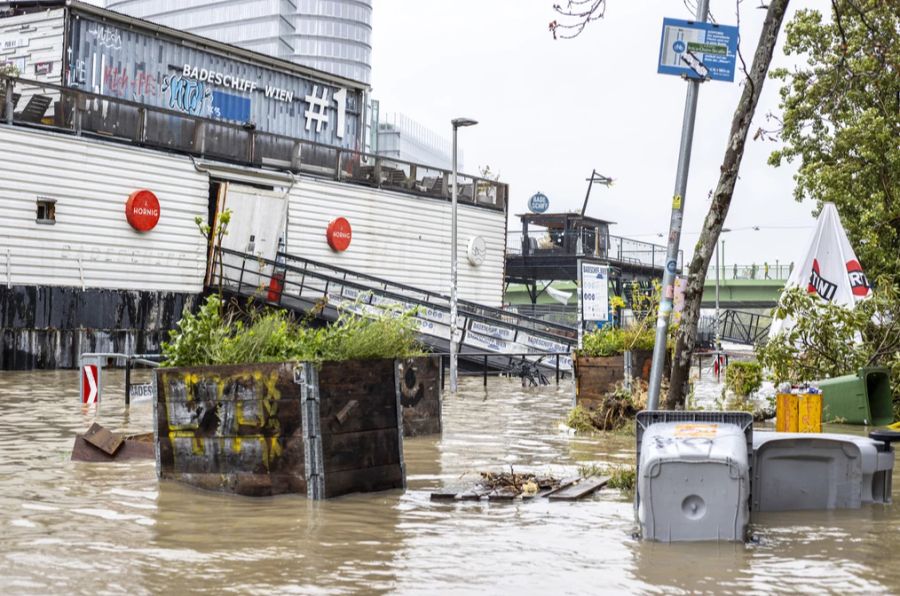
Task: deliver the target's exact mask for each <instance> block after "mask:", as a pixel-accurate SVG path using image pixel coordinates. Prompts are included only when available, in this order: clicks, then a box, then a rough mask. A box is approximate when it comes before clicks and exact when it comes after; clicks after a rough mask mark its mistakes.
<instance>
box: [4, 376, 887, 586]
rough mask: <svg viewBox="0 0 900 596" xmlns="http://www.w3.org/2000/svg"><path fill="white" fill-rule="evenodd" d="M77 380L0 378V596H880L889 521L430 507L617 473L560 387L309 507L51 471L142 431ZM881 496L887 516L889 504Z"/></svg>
mask: <svg viewBox="0 0 900 596" xmlns="http://www.w3.org/2000/svg"><path fill="white" fill-rule="evenodd" d="M77 381H78V376H77V373H73V372H70V371H66V372H41V373H0V583H2V591H3V593H4V594H14V593H73V592H78V593H92V594H96V593H123V592H127V593H130V594H144V593H161V592H166V593H186V592H191V591H207V592H211V593H221V592H226V591H227V592H242V593H246V592H257V593H301V594H332V593H333V594H342V593H351V592H361V593H379V592H392V593H408V594H456V593H486V592H487V593H505V594H559V593H578V594H584V593H615V592H658V593H667V594H668V593H680V592H695V591H700V592H720V593H721V592H741V593H754V592H755V593H771V592H773V591H774V592H784V591H793V590H814V591H817V592H821V591H833V592H843V593H846V592H864V593H880V592H883V593H898V592H900V566H898V565H896V563H895V562H894V561H896V556H897V554H896V553H897V549H898V548H900V502H898V505H897V506H895V507H883V506H867V507H864V508H863V509H861V510H858V511H846V512H832V513H827V512H808V513H806V512H805V513H790V514H777V515H776V514H768V515H765V516H760V517H759V518H757V519H754V524H753V530H754V536H755V540H754V542H752V543H750V544H748V545H733V544H721V545H716V544H701V545H685V544H680V545H664V544H651V543H644V542H640V541H638V540H635V539H634V538H633V537H632V534H633V532H634V530H635V526H634V522H633V508H632V503H631V500H630V499H629V497H628V496H625V495H622V494H619V493H618V492H616V491H602V492H600V493H599V494H597V495H596V496H595V497H594V498H592V499H589V500H586V501H583V502H578V503H571V504H570V503H556V502H554V503H550V502H546V501H543V502H542V501H537V502H528V503H512V504H496V503H492V504H488V503H459V504H454V503H432V502H431V501H430V500H429V491H430V490H431V489H433V488H437V487H440V486H442V485H453V484H456V483H459V482H461V477H464V476H465V475H466V474H471V473H474V472H477V471H479V470H487V469H491V470H499V469H502V468H508V467H509V466H513V467H514V468H515V469H516V470H535V471H551V472H554V473H556V474H559V475H565V474H568V473H571V472H574V471H576V470H577V467H578V466H579V465H582V464H587V463H600V464H602V463H616V462H629V463H630V462H631V460H632V459H633V452H634V446H633V441H634V438H633V436H629V435H627V434H613V435H608V436H601V437H591V438H583V437H573V436H570V435H568V434H566V433H565V432H562V431H560V430H559V427H558V425H559V422H560V421H561V420H562V419H563V418H564V416H565V413H566V410H567V409H568V407H569V404H570V400H571V387H570V385H568V384H567V385H564V386H562V387H560V388H558V389H557V388H556V387H553V386H551V387H550V388H543V389H526V390H523V389H521V387H519V386H518V384H517V383H515V382H511V381H507V380H503V379H493V380H491V382H490V385H489V387H488V388H487V390H484V389H483V387H482V386H481V381H480V379H465V380H464V381H463V382H462V384H461V385H462V391H461V393H460V394H459V395H458V396H457V397H453V398H447V399H446V400H445V403H444V425H445V432H444V434H443V436H442V437H440V438H437V437H436V438H417V439H408V440H406V441H405V457H406V462H407V471H408V474H409V488H408V490H406V491H405V492H401V491H393V492H389V493H380V494H375V495H359V496H350V497H345V498H341V499H337V500H333V501H328V502H310V501H307V500H306V499H305V498H303V497H299V496H282V497H276V498H269V499H257V500H254V499H249V498H240V497H231V496H224V495H218V494H211V493H205V492H200V491H197V490H194V489H191V488H189V487H185V486H181V485H179V484H176V483H174V482H159V481H157V479H156V476H155V468H154V464H153V462H138V463H123V464H86V463H73V462H70V461H69V455H70V452H71V448H72V442H73V438H74V435H75V433H76V432H80V431H83V430H84V429H86V428H87V427H88V426H89V425H90V423H91V422H92V421H94V420H97V421H99V422H100V423H102V424H104V425H106V426H108V427H110V428H113V429H115V430H123V431H133V432H139V431H145V430H150V428H151V412H150V407H149V404H146V403H144V404H135V405H132V406H131V408H130V409H128V410H126V409H125V407H124V404H123V398H122V392H123V387H122V385H123V379H122V376H121V374H120V373H116V372H109V371H107V373H106V379H105V385H106V387H107V391H106V395H105V397H104V401H103V403H102V405H101V406H100V408H99V410H97V409H89V410H83V409H82V407H81V406H80V405H79V404H78V388H77ZM898 497H900V495H897V494H896V492H895V500H898V501H900V498H898Z"/></svg>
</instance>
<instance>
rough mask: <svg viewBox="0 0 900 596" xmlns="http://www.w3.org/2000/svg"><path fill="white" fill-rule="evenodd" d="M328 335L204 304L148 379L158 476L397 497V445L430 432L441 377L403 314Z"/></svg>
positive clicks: (262, 491) (270, 490)
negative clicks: (391, 492) (153, 398)
mask: <svg viewBox="0 0 900 596" xmlns="http://www.w3.org/2000/svg"><path fill="white" fill-rule="evenodd" d="M355 310H360V309H352V310H345V311H344V312H343V313H342V314H341V315H340V316H339V318H338V320H337V321H336V322H334V323H333V324H331V325H328V326H319V327H316V326H313V325H311V324H309V323H310V322H309V321H297V320H295V319H294V318H292V317H291V315H289V314H288V313H286V312H284V311H274V310H262V309H254V308H252V305H251V308H250V309H247V310H244V311H241V310H239V309H238V308H237V307H236V306H235V305H225V304H224V303H223V299H222V298H221V296H219V295H218V294H213V295H211V296H209V297H208V298H207V299H206V301H205V302H204V303H203V304H202V306H201V307H200V308H199V309H198V311H197V312H196V314H192V313H185V315H184V317H183V318H182V320H181V322H180V323H179V326H178V329H176V330H175V331H173V332H172V334H171V338H170V341H169V342H168V343H166V344H165V345H164V346H163V354H164V356H165V359H166V360H165V362H164V368H161V369H158V370H157V371H156V384H157V404H156V415H157V418H156V421H157V422H156V427H157V447H158V456H157V470H158V473H159V476H160V478H171V479H176V480H180V481H183V482H187V483H189V484H192V485H195V486H199V487H202V488H207V489H213V490H221V491H226V492H234V493H238V494H244V495H251V496H260V495H272V494H278V493H286V492H294V493H305V494H307V495H308V496H309V497H311V498H314V499H321V498H329V497H334V496H339V495H342V494H346V493H350V492H368V491H375V490H385V489H390V488H402V487H404V486H405V482H406V477H405V468H404V464H403V448H402V446H403V435H404V431H405V433H406V434H408V435H409V434H430V433H433V432H440V395H439V391H440V376H439V375H440V371H439V364H438V361H437V359H436V358H433V357H426V356H424V352H423V350H422V347H421V346H420V344H419V343H418V341H417V339H416V327H415V323H414V320H413V313H411V312H397V311H390V310H383V311H382V312H381V313H380V314H378V313H375V314H371V313H369V314H367V315H359V314H356V313H355V312H354V311H355Z"/></svg>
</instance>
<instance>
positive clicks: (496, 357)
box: [207, 248, 577, 371]
mask: <svg viewBox="0 0 900 596" xmlns="http://www.w3.org/2000/svg"><path fill="white" fill-rule="evenodd" d="M207 285H208V286H209V287H211V288H214V289H218V288H221V289H222V291H223V292H225V293H230V294H234V295H237V296H242V297H245V298H253V299H255V300H257V301H259V302H262V303H265V304H268V305H270V306H277V307H281V308H286V309H289V310H291V311H294V312H298V313H314V314H315V315H316V317H318V318H320V319H323V320H326V321H335V320H336V319H337V318H338V316H339V315H340V312H341V311H342V310H350V311H353V312H356V313H358V314H372V315H376V314H381V313H382V312H384V309H385V308H390V307H393V308H394V309H399V310H401V311H411V310H414V309H415V311H416V312H415V315H414V317H413V320H414V321H415V323H416V325H418V327H419V338H420V340H421V341H422V343H423V344H425V345H426V346H428V347H429V348H430V349H431V350H432V351H435V352H447V351H449V349H450V298H449V296H447V295H445V294H441V293H437V292H433V291H429V290H425V289H422V288H416V287H413V286H409V285H405V284H401V283H397V282H393V281H390V280H386V279H382V278H379V277H375V276H372V275H368V274H364V273H360V272H357V271H352V270H349V269H344V268H342V267H337V266H335V265H330V264H328V263H322V262H319V261H313V260H311V259H306V258H303V257H299V256H296V255H291V254H287V253H283V252H279V253H278V254H277V257H276V260H274V261H272V260H269V259H264V258H260V257H257V256H255V255H251V254H246V253H241V252H237V251H233V250H228V249H224V248H217V249H216V255H215V261H214V263H213V266H212V267H211V271H210V276H209V281H208V284H207ZM457 304H458V318H459V321H458V328H459V329H460V333H461V336H460V358H461V359H463V360H469V361H471V362H474V363H477V364H478V365H479V366H483V365H484V360H485V356H484V355H485V354H488V355H489V356H488V364H489V365H490V366H491V367H494V368H499V369H502V370H507V369H509V368H510V367H512V366H513V364H514V362H517V361H521V360H522V356H521V355H522V354H529V355H528V356H525V358H526V359H528V360H531V361H533V362H535V363H537V364H538V365H540V366H543V367H546V368H548V369H553V368H555V367H556V365H557V357H556V356H555V355H556V354H559V355H560V356H559V368H560V370H564V371H570V370H571V369H572V358H571V353H572V350H573V349H574V347H575V344H576V341H577V338H576V330H575V329H573V328H571V327H567V326H565V325H559V324H555V323H551V322H547V321H542V320H540V319H535V318H531V317H527V316H522V315H518V314H516V313H512V312H508V311H505V310H503V309H500V308H495V307H491V306H486V305H483V304H478V303H476V302H470V301H467V300H459V301H458V302H457ZM548 354H553V356H551V357H549V358H548Z"/></svg>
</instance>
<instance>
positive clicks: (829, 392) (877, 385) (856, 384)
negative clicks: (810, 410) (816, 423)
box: [817, 368, 894, 426]
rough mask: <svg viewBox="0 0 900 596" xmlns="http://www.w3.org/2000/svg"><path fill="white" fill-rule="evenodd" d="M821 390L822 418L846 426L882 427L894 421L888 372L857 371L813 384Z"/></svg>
mask: <svg viewBox="0 0 900 596" xmlns="http://www.w3.org/2000/svg"><path fill="white" fill-rule="evenodd" d="M817 384H818V386H819V388H820V389H821V390H822V410H823V419H824V420H825V421H826V422H828V421H832V420H841V421H842V422H846V423H847V424H866V425H870V426H884V425H887V424H890V423H892V422H893V421H894V411H893V408H892V404H891V382H890V370H888V369H887V368H861V369H860V370H859V372H858V373H856V374H855V375H846V376H843V377H835V378H833V379H825V380H823V381H818V382H817Z"/></svg>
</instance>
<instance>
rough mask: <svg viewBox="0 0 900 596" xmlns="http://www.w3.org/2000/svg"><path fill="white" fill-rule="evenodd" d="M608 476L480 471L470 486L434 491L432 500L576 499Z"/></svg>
mask: <svg viewBox="0 0 900 596" xmlns="http://www.w3.org/2000/svg"><path fill="white" fill-rule="evenodd" d="M608 482H609V477H608V476H589V477H586V478H585V477H581V476H573V477H570V478H564V479H558V478H555V477H553V476H551V475H543V476H542V475H538V474H533V473H530V472H525V473H521V474H519V473H516V472H515V471H513V470H512V469H511V470H510V471H509V472H481V479H480V480H478V481H477V482H476V483H475V485H474V486H472V487H471V488H462V489H460V488H457V489H452V488H451V489H445V490H439V491H434V492H432V493H431V500H432V501H451V500H452V501H479V500H482V499H487V500H489V501H512V500H516V499H522V500H529V499H535V498H544V497H546V498H548V499H549V500H551V501H575V500H577V499H581V498H584V497H586V496H588V495H591V494H593V493H594V492H596V491H597V490H599V489H601V488H603V487H604V486H606V484H607V483H608Z"/></svg>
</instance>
